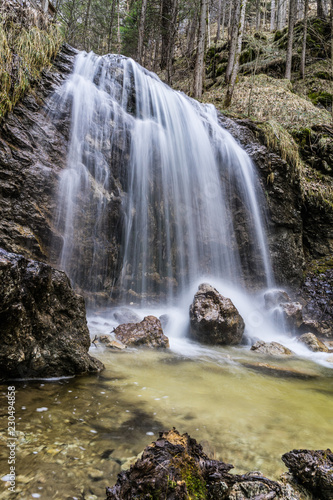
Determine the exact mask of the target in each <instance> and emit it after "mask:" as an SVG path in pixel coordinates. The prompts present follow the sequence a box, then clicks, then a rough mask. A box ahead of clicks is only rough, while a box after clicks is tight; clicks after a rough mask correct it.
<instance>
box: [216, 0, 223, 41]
mask: <svg viewBox="0 0 333 500" xmlns="http://www.w3.org/2000/svg"><path fill="white" fill-rule="evenodd" d="M221 10H222V0H218V4H217V29H216V41H217V40H219V39H220V31H221Z"/></svg>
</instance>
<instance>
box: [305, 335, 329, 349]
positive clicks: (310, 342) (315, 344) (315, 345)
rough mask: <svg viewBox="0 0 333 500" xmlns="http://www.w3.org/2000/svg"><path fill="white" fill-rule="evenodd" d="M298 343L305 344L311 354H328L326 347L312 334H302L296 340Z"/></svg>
mask: <svg viewBox="0 0 333 500" xmlns="http://www.w3.org/2000/svg"><path fill="white" fill-rule="evenodd" d="M298 341H299V342H302V343H303V344H305V345H306V346H307V347H308V349H310V351H313V352H329V349H328V347H327V346H326V345H325V344H324V343H323V342H322V341H321V340H319V339H318V338H317V337H316V336H315V334H314V333H303V335H301V336H300V337H299V338H298Z"/></svg>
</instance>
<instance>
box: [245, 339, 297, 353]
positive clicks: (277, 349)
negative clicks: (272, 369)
mask: <svg viewBox="0 0 333 500" xmlns="http://www.w3.org/2000/svg"><path fill="white" fill-rule="evenodd" d="M251 351H255V352H260V353H261V354H268V355H269V356H292V355H293V354H294V353H293V352H292V351H291V350H290V349H288V347H285V346H284V345H282V344H279V343H278V342H264V341H263V340H258V341H257V342H256V343H255V344H253V346H252V347H251Z"/></svg>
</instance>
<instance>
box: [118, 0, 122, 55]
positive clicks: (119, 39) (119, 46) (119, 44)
mask: <svg viewBox="0 0 333 500" xmlns="http://www.w3.org/2000/svg"><path fill="white" fill-rule="evenodd" d="M117 14H118V23H117V24H118V26H117V45H118V47H117V49H118V54H120V49H121V36H120V2H119V0H117Z"/></svg>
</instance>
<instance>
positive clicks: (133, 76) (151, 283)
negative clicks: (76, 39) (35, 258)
mask: <svg viewBox="0 0 333 500" xmlns="http://www.w3.org/2000/svg"><path fill="white" fill-rule="evenodd" d="M50 108H51V109H52V113H53V116H54V117H55V120H56V121H57V120H58V122H59V123H60V122H61V120H62V119H63V117H64V115H65V113H66V110H68V108H70V109H71V113H70V123H69V151H68V165H67V169H65V170H64V171H63V173H62V175H61V178H60V187H59V204H58V206H59V208H58V213H57V221H56V223H57V227H58V230H59V232H60V233H61V234H62V235H63V247H62V250H61V255H60V257H59V259H60V266H61V267H62V268H63V269H64V270H65V271H66V272H67V273H68V274H69V276H70V278H71V280H72V282H73V283H74V284H75V285H76V286H78V287H79V288H82V289H85V290H88V291H92V292H100V291H107V292H108V293H110V294H111V295H112V294H113V296H115V297H116V298H117V300H118V301H121V300H124V301H125V300H128V298H129V297H130V298H132V300H135V301H136V302H137V303H138V302H141V303H144V302H150V301H153V302H158V301H161V300H162V301H165V302H167V303H173V302H174V301H177V297H179V295H180V294H181V293H182V292H184V291H186V290H187V289H188V287H189V286H191V284H193V283H194V282H196V281H197V280H198V279H201V277H202V278H204V279H206V280H207V279H208V280H209V278H212V279H213V278H214V279H216V278H221V279H223V280H225V281H227V282H229V283H230V284H231V285H241V286H243V287H245V288H246V287H247V286H249V284H253V283H255V284H256V285H258V286H262V287H267V286H270V285H271V284H272V281H273V278H272V272H271V265H270V260H269V254H268V249H267V244H266V239H265V230H264V214H263V207H264V200H263V196H262V193H261V190H260V184H259V181H258V178H257V174H256V170H255V167H254V165H253V164H252V162H251V160H250V158H249V156H248V155H247V154H246V152H245V151H244V150H243V149H242V148H241V146H240V145H239V144H238V143H237V142H236V141H235V139H233V137H232V136H231V135H230V134H229V133H228V132H227V131H226V130H224V129H223V128H222V127H221V126H220V125H219V123H218V117H217V113H216V110H215V108H214V107H213V106H211V105H209V106H207V105H206V106H205V105H201V104H199V103H198V102H196V101H194V100H192V99H190V98H189V97H187V96H185V95H184V94H182V93H180V92H177V91H174V90H172V89H171V88H169V87H168V86H167V85H165V84H164V83H162V82H161V81H160V80H159V78H158V77H157V76H156V75H155V74H153V73H150V72H148V71H147V70H145V69H143V68H142V67H141V66H139V65H138V64H136V63H135V62H134V61H133V60H131V59H127V58H124V57H121V56H110V55H109V56H103V57H98V56H96V55H95V54H93V53H90V54H86V53H85V52H81V53H80V54H79V55H78V56H77V58H76V62H75V68H74V71H73V73H72V75H71V76H70V77H69V78H68V80H67V81H66V82H65V84H64V85H63V86H62V87H61V88H60V89H59V90H58V91H57V92H56V94H55V95H54V96H53V99H52V103H51V104H50ZM133 298H134V299H133Z"/></svg>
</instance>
